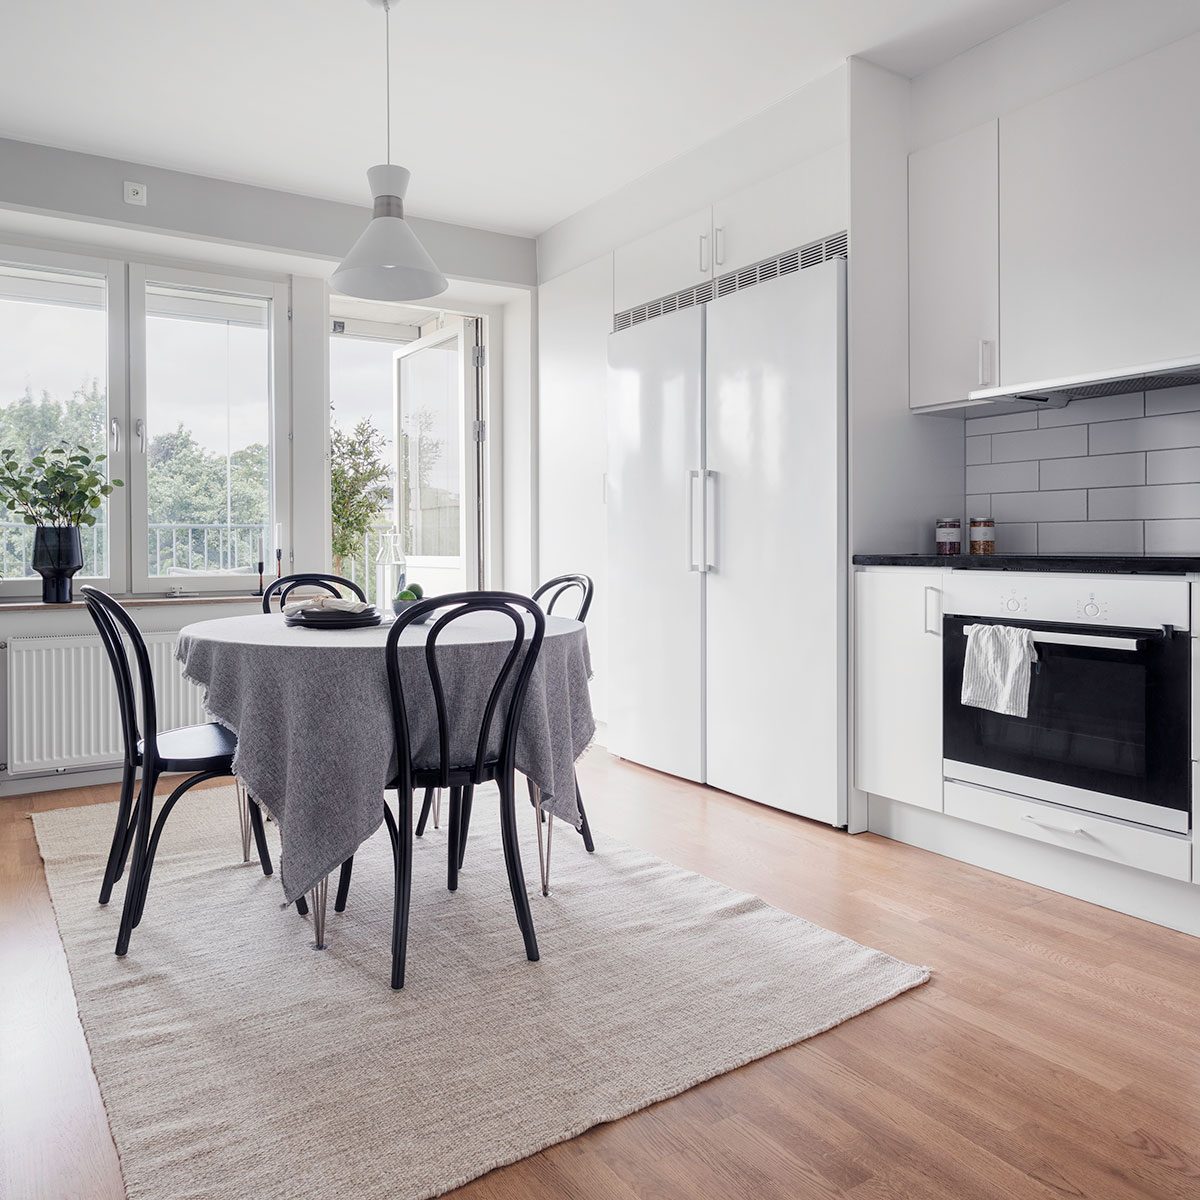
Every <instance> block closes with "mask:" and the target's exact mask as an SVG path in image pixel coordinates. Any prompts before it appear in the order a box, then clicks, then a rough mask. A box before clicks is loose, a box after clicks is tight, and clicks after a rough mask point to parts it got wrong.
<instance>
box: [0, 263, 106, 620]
mask: <svg viewBox="0 0 1200 1200" xmlns="http://www.w3.org/2000/svg"><path fill="white" fill-rule="evenodd" d="M0 261H3V262H4V263H7V264H10V265H12V266H21V267H32V268H34V269H37V268H44V269H45V270H50V271H68V272H79V273H82V274H87V275H93V276H102V277H103V278H104V281H105V287H106V307H107V312H106V316H107V318H108V377H107V380H106V387H107V392H108V438H107V447H108V448H107V454H108V461H107V464H106V465H107V467H108V476H109V478H113V477H114V476H115V477H116V478H117V479H121V480H124V481H125V486H124V487H119V488H114V489H113V493H112V495H111V496H109V498H108V574H107V575H105V576H96V577H90V576H84V575H76V576H75V579H74V583H75V586H76V587H78V586H79V585H80V584H82V583H90V584H94V585H96V586H97V587H100V588H103V589H104V590H105V591H123V590H124V589H125V586H126V581H127V579H128V578H129V556H128V548H129V493H130V487H129V455H128V444H129V439H128V437H127V436H126V435H127V431H128V428H129V421H128V419H127V418H128V413H129V387H128V361H127V358H126V351H125V347H126V335H127V328H128V310H127V307H126V286H125V284H126V279H125V262H124V260H123V259H108V258H96V257H91V256H88V255H83V254H70V253H63V252H60V251H57V250H39V249H35V248H33V247H30V246H13V245H0ZM114 421H115V422H116V425H115V426H114ZM114 433H115V436H114ZM41 594H42V580H41V577H40V576H39V575H33V576H30V577H28V578H22V579H2V580H0V597H9V598H17V597H23V596H32V597H36V596H40V595H41Z"/></svg>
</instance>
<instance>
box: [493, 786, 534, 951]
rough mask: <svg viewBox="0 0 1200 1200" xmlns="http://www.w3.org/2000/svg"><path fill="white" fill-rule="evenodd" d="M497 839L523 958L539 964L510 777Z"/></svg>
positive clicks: (502, 790)
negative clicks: (519, 935)
mask: <svg viewBox="0 0 1200 1200" xmlns="http://www.w3.org/2000/svg"><path fill="white" fill-rule="evenodd" d="M499 783H500V835H501V840H502V841H503V842H504V866H505V869H506V870H507V871H508V886H509V889H510V890H511V891H512V899H513V908H514V909H515V910H516V914H517V924H518V925H519V926H520V928H521V937H522V938H524V940H525V956H526V957H527V958H528V959H529V961H530V962H537V960H538V945H537V937H536V936H535V934H534V932H533V914H532V913H531V912H530V911H529V896H528V894H527V893H526V891H525V872H524V871H523V870H522V869H521V847H520V844H519V843H518V841H517V811H516V801H515V797H514V788H513V777H512V774H511V773H510V774H509V775H508V777H507V778H502V779H501V780H500V781H499Z"/></svg>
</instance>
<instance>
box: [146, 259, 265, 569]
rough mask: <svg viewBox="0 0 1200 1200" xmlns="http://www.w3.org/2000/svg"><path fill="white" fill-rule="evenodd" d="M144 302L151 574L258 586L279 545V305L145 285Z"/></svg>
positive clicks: (170, 286) (258, 299)
mask: <svg viewBox="0 0 1200 1200" xmlns="http://www.w3.org/2000/svg"><path fill="white" fill-rule="evenodd" d="M145 303H146V319H145V354H146V368H145V369H146V375H145V379H146V400H145V412H146V415H145V427H144V430H142V431H141V432H140V435H139V440H140V446H141V448H142V449H143V451H144V456H145V463H146V507H147V530H146V533H147V574H148V576H149V578H151V579H155V578H161V577H164V576H179V577H187V576H193V577H194V576H215V575H229V574H245V575H253V576H255V577H256V576H257V569H258V568H257V563H258V561H259V558H260V554H262V556H263V557H265V558H269V557H270V555H271V553H272V552H273V547H274V535H273V533H272V531H271V525H272V516H271V442H270V430H271V301H270V300H267V299H265V298H263V297H259V296H242V295H237V294H234V293H222V292H215V291H209V290H203V289H199V288H188V287H183V286H179V285H177V284H173V283H170V284H168V283H156V282H147V284H146V287H145ZM135 432H137V431H135ZM256 582H257V578H256ZM185 586H186V585H185Z"/></svg>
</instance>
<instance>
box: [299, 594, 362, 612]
mask: <svg viewBox="0 0 1200 1200" xmlns="http://www.w3.org/2000/svg"><path fill="white" fill-rule="evenodd" d="M369 608H371V605H370V604H364V603H363V602H362V601H361V600H343V599H342V598H341V596H309V597H308V599H306V600H292V601H291V602H289V603H288V604H285V605H284V606H283V615H284V616H285V617H294V616H295V615H296V614H297V613H302V612H331V613H335V612H336V613H362V612H366V611H367V610H368V609H369Z"/></svg>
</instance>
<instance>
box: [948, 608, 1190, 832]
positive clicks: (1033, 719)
mask: <svg viewBox="0 0 1200 1200" xmlns="http://www.w3.org/2000/svg"><path fill="white" fill-rule="evenodd" d="M982 623H995V624H1005V625H1015V626H1020V627H1022V628H1026V629H1033V630H1034V632H1035V635H1036V634H1038V633H1042V634H1044V635H1045V640H1036V638H1035V643H1036V646H1037V654H1038V661H1037V662H1036V663H1035V664H1034V667H1033V672H1032V675H1031V682H1030V690H1029V715H1028V717H1024V718H1022V717H1009V716H1001V715H1000V714H998V713H993V712H988V711H986V710H984V709H980V708H971V707H968V706H967V705H964V704H963V703H962V702H961V699H960V697H961V695H962V680H963V662H964V659H965V656H966V649H967V635H966V633H965V632H964V631H965V629H966V627H967V626H969V625H976V624H982ZM943 634H944V638H943V652H942V665H943V724H942V729H943V741H944V757H945V774H946V776H947V778H953V779H960V780H962V781H963V782H964V783H975V784H982V785H984V786H986V787H995V788H1000V789H1001V790H1003V791H1007V792H1015V793H1017V794H1018V795H1024V796H1031V797H1034V798H1036V799H1039V800H1046V801H1049V802H1051V803H1054V804H1064V805H1067V806H1069V807H1071V808H1078V809H1081V810H1083V811H1085V812H1094V813H1102V814H1104V815H1106V816H1111V817H1118V818H1121V819H1123V820H1128V821H1136V822H1138V823H1139V824H1143V825H1151V826H1154V827H1155V828H1159V829H1170V830H1174V831H1175V832H1179V833H1186V832H1187V830H1188V828H1189V826H1190V819H1191V728H1190V726H1191V723H1190V720H1189V709H1190V702H1191V679H1190V675H1191V667H1190V662H1191V641H1190V638H1189V636H1188V635H1187V634H1186V633H1175V632H1173V631H1171V632H1168V633H1166V634H1165V635H1164V633H1162V632H1149V631H1147V630H1126V629H1112V628H1095V627H1092V626H1086V625H1048V624H1041V623H1032V622H1028V621H1003V622H987V621H986V619H985V618H980V617H960V616H953V617H946V618H945V619H944V622H943Z"/></svg>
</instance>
